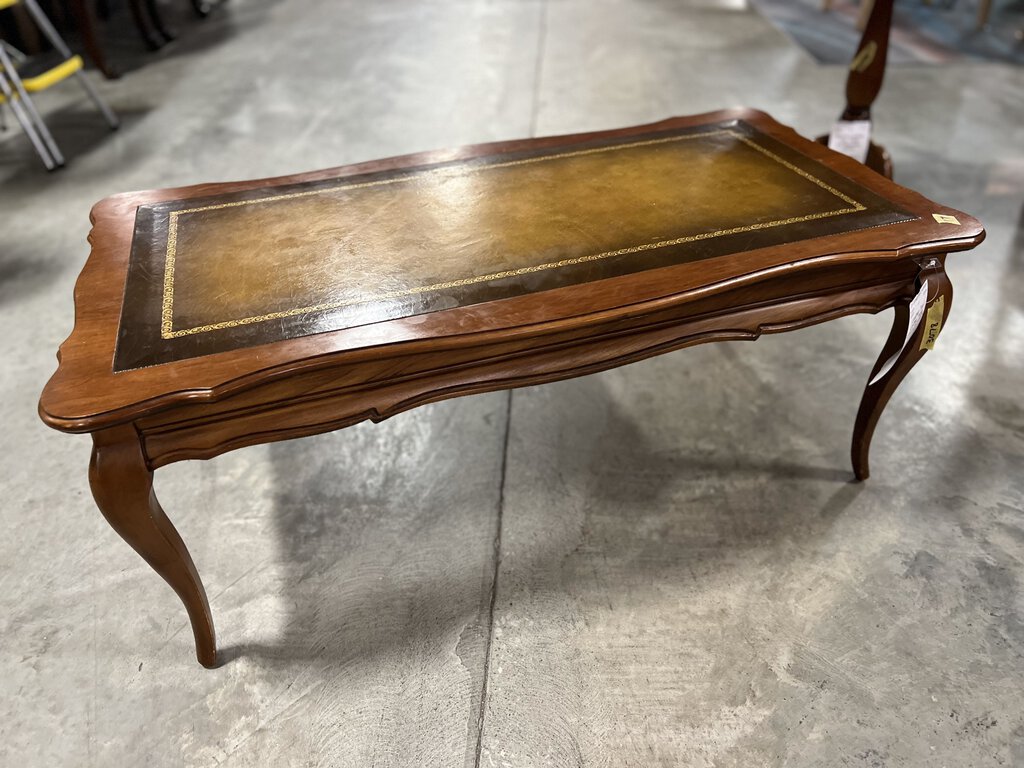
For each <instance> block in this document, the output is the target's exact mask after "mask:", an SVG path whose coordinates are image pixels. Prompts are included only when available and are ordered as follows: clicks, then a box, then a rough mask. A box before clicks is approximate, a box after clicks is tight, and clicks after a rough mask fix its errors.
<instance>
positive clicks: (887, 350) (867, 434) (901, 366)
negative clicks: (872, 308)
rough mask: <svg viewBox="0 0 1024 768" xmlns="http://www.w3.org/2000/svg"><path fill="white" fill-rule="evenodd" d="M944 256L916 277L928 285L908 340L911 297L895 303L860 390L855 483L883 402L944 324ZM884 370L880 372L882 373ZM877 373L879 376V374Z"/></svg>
mask: <svg viewBox="0 0 1024 768" xmlns="http://www.w3.org/2000/svg"><path fill="white" fill-rule="evenodd" d="M944 260H945V257H944V256H943V257H940V258H929V259H927V260H926V261H925V263H924V265H923V268H922V270H921V273H920V275H919V278H918V286H920V285H923V284H924V283H925V282H927V284H928V293H927V299H926V303H925V305H924V307H923V310H922V311H923V314H922V316H921V319H920V321H919V322H918V324H917V326H916V328H914V330H913V333H912V334H911V336H910V338H909V339H908V338H907V333H908V331H909V330H910V328H911V322H912V321H913V318H912V317H911V314H912V312H911V310H912V307H911V304H912V302H911V298H907V299H906V300H905V301H903V302H901V303H899V304H897V305H896V306H895V307H894V309H895V313H896V314H895V317H894V319H893V324H892V330H891V331H890V332H889V338H888V340H886V342H885V346H884V347H883V348H882V353H881V354H880V355H879V356H878V362H876V363H875V366H874V368H872V369H871V375H870V376H869V377H868V384H867V386H866V387H865V388H864V394H863V396H862V398H861V402H860V409H859V410H858V411H857V421H856V423H855V424H854V427H853V447H852V451H851V454H852V458H853V472H854V474H855V475H856V476H857V479H858V480H866V479H867V478H868V475H869V474H870V470H869V468H868V450H869V448H870V447H871V436H872V434H874V431H875V425H876V424H877V423H878V418H879V416H881V415H882V411H883V410H884V409H885V406H886V403H888V402H889V398H890V397H892V395H893V393H894V392H895V391H896V388H897V387H898V386H899V385H900V382H901V381H903V378H904V377H905V376H906V375H907V374H908V373H910V369H911V368H913V367H914V365H915V364H916V363H917V361H918V360H920V359H921V358H922V357H924V353H925V352H926V351H928V350H929V349H931V348H932V345H934V343H935V338H936V337H937V336H938V334H939V331H940V330H941V329H942V327H943V326H944V325H945V323H946V318H947V317H948V316H949V309H950V306H951V305H952V303H953V286H952V285H951V284H950V282H949V278H948V277H947V276H946V272H945V269H944V268H943V261H944ZM883 371H884V372H883ZM879 373H881V375H879Z"/></svg>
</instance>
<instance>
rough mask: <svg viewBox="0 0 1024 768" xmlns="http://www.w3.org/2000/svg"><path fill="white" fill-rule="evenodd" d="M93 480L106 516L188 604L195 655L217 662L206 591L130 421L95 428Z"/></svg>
mask: <svg viewBox="0 0 1024 768" xmlns="http://www.w3.org/2000/svg"><path fill="white" fill-rule="evenodd" d="M93 442H94V445H93V451H92V462H91V463H90V465H89V484H90V486H91V487H92V495H93V498H95V499H96V504H97V505H98V506H99V508H100V511H101V512H102V513H103V516H104V517H105V518H106V519H107V522H108V523H110V525H111V526H112V527H113V528H114V530H115V531H117V533H118V534H119V535H120V536H121V538H123V539H124V540H125V541H127V542H128V544H130V545H131V547H132V549H134V550H135V551H136V552H138V553H139V554H140V555H142V557H143V559H145V561H146V562H147V563H149V564H150V566H152V568H153V570H155V571H156V572H157V573H158V574H160V576H161V577H163V579H164V581H166V582H167V583H168V584H170V585H171V587H172V588H173V589H174V591H175V592H177V593H178V597H180V598H181V601H182V602H183V603H184V604H185V609H186V610H187V611H188V617H189V620H190V621H191V623H192V633H193V634H194V635H195V641H196V656H197V658H198V659H199V663H200V664H202V665H203V666H204V667H214V666H216V664H217V644H216V639H215V637H214V632H213V619H212V617H211V616H210V605H209V602H208V601H207V599H206V591H205V590H204V589H203V583H202V581H200V579H199V574H198V573H197V572H196V567H195V565H194V564H193V563H192V558H191V556H190V555H189V553H188V550H187V549H186V548H185V544H184V542H183V541H182V540H181V537H180V536H179V535H178V532H177V531H176V530H175V529H174V526H173V525H171V521H170V520H168V519H167V516H166V515H165V514H164V511H163V510H162V509H161V508H160V502H159V501H157V498H156V494H155V493H154V492H153V472H152V471H151V470H150V469H149V467H148V466H147V465H146V459H145V456H144V454H143V452H142V444H141V442H140V439H139V436H138V434H137V433H136V431H135V429H134V428H133V427H132V426H131V425H127V426H122V427H115V428H112V429H108V430H103V431H101V432H96V433H94V434H93Z"/></svg>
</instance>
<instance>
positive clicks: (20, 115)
mask: <svg viewBox="0 0 1024 768" xmlns="http://www.w3.org/2000/svg"><path fill="white" fill-rule="evenodd" d="M0 91H2V92H3V95H4V98H5V99H7V103H8V104H10V105H11V111H12V112H13V113H14V117H15V118H17V120H18V122H19V123H21V127H22V129H23V130H24V131H25V135H26V136H28V140H29V141H31V142H32V146H33V147H35V150H36V153H37V154H38V155H39V158H40V159H41V160H42V161H43V165H45V166H46V170H48V171H52V170H53V169H54V168H56V167H57V164H56V163H55V162H54V161H53V158H52V157H51V156H50V152H49V150H47V148H46V145H45V144H44V143H43V142H42V140H41V139H40V138H39V134H38V133H37V132H36V129H35V126H34V125H33V124H32V120H31V118H29V116H28V115H27V114H26V113H25V110H24V109H22V106H21V104H20V103H19V102H18V100H17V97H16V96H15V95H14V89H13V88H11V85H10V83H8V82H7V77H6V76H4V75H3V74H0Z"/></svg>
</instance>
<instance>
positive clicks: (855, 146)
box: [828, 120, 871, 163]
mask: <svg viewBox="0 0 1024 768" xmlns="http://www.w3.org/2000/svg"><path fill="white" fill-rule="evenodd" d="M870 144H871V121H870V120H840V121H839V122H838V123H836V124H835V125H833V126H832V132H831V133H830V134H829V135H828V148H829V149H834V150H835V151H836V152H842V153H843V154H844V155H848V156H850V157H852V158H853V159H854V160H856V161H857V162H858V163H863V162H864V161H865V160H867V159H868V147H869V146H870Z"/></svg>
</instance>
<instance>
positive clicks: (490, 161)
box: [114, 120, 915, 370]
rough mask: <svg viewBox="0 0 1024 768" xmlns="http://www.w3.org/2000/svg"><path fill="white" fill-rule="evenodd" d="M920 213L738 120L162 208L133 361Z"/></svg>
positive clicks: (148, 257)
mask: <svg viewBox="0 0 1024 768" xmlns="http://www.w3.org/2000/svg"><path fill="white" fill-rule="evenodd" d="M912 218H915V217H914V216H913V215H912V214H909V213H907V212H906V211H904V210H901V209H900V208H899V207H897V206H895V205H894V204H892V203H891V202H888V201H887V200H885V199H884V198H882V197H880V196H878V195H876V194H874V193H872V192H870V191H868V190H867V189H865V188H864V187H861V186H859V185H857V184H855V183H853V182H851V181H850V180H849V179H847V178H844V177H843V176H841V175H839V174H837V173H836V172H834V171H833V170H831V169H829V168H828V167H826V166H824V165H822V164H821V163H817V162H814V161H813V160H811V159H810V158H807V157H805V156H803V155H800V154H798V153H796V152H794V151H793V150H792V149H791V148H789V147H787V146H785V145H784V144H782V143H780V142H778V141H776V140H774V139H772V138H770V137H769V136H767V135H765V134H763V133H762V132H760V131H759V130H757V128H755V127H754V126H752V125H750V124H749V123H746V122H744V121H737V120H726V121H720V122H717V123H709V124H705V125H698V126H690V127H686V128H680V129H675V130H669V131H658V132H652V133H649V134H644V135H639V136H629V137H626V138H621V139H617V140H611V141H609V140H595V141H589V142H588V141H584V142H581V143H579V144H574V145H573V146H572V147H571V148H566V147H557V148H553V149H542V150H534V151H526V152H518V153H510V154H500V155H494V156H490V157H478V158H473V159H471V160H467V161H456V162H451V163H442V164H437V165H434V166H432V167H427V168H423V167H419V168H415V169H411V170H397V171H387V172H383V173H376V174H366V175H361V176H355V177H346V178H342V179H337V180H330V179H328V180H318V181H311V182H306V183H299V184H292V185H286V186H275V187H268V188H262V189H252V190H247V191H244V192H233V193H228V194H223V195H216V196H210V197H204V198H191V199H188V200H172V201H167V202H160V203H157V204H153V205H143V206H140V207H139V209H138V212H137V216H136V223H135V232H134V237H133V243H132V253H131V262H130V267H129V274H128V281H127V286H126V291H125V303H124V310H123V313H122V317H121V323H120V328H119V332H118V346H117V354H116V357H115V363H114V368H115V370H125V369H131V368H138V367H144V366H149V365H155V364H159V363H165V362H168V361H171V360H180V359H183V358H189V357H195V356H199V355H204V354H209V353H212V352H219V351H224V350H229V349H236V348H239V347H245V346H249V345H253V344H261V343H265V342H268V341H276V340H281V339H288V338H294V337H297V336H304V335H309V334H314V333H320V332H324V331H332V330H338V329H342V328H348V327H352V326H357V325H363V324H367V323H374V322H378V321H381V320H387V319H391V318H397V317H407V316H411V315H418V314H422V313H427V312H433V311H436V310H440V309H448V308H452V307H456V306H464V305H467V304H475V303H479V302H484V301H492V300H495V299H501V298H506V297H510V296H517V295H521V294H524V293H529V292H535V291H542V290H546V289H550V288H553V287H559V286H564V285H571V284H576V283H583V282H588V281H592V280H601V279H606V278H610V277H615V276H618V275H624V274H629V273H633V272H637V271H641V270H648V269H653V268H658V267H664V266H667V265H672V264H679V263H684V262H690V261H696V260H701V259H707V258H710V257H714V256H720V255H722V254H727V253H736V252H740V251H745V250H752V249H755V248H759V247H764V246H767V245H774V244H778V243H783V242H787V243H788V242H795V241H800V240H804V239H807V238H814V237H821V236H824V235H830V234H835V233H839V232H849V231H852V230H858V229H864V228H867V227H877V226H880V225H885V224H891V223H894V222H899V221H906V220H909V219H912Z"/></svg>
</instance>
